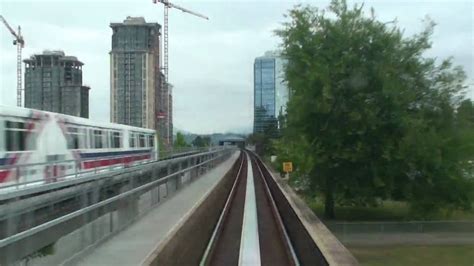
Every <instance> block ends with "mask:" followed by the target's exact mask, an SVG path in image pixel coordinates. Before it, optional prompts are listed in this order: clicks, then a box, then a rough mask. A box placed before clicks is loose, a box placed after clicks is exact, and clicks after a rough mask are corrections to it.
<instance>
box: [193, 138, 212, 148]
mask: <svg viewBox="0 0 474 266" xmlns="http://www.w3.org/2000/svg"><path fill="white" fill-rule="evenodd" d="M192 144H193V146H194V147H209V146H210V145H211V137H209V136H202V137H201V136H197V137H195V138H194V140H193V142H192Z"/></svg>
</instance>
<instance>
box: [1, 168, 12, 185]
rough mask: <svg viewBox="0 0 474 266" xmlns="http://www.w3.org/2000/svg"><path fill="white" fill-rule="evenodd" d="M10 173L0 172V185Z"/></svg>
mask: <svg viewBox="0 0 474 266" xmlns="http://www.w3.org/2000/svg"><path fill="white" fill-rule="evenodd" d="M9 173H10V171H0V183H3V182H6V180H7V177H8V174H9Z"/></svg>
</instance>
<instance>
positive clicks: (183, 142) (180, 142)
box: [173, 132, 189, 148]
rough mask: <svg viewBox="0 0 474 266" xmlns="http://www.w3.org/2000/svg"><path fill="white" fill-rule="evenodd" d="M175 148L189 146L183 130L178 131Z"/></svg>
mask: <svg viewBox="0 0 474 266" xmlns="http://www.w3.org/2000/svg"><path fill="white" fill-rule="evenodd" d="M173 146H174V148H185V147H189V145H188V143H187V142H186V140H185V139H184V135H183V133H181V132H178V133H176V139H175V140H174V144H173Z"/></svg>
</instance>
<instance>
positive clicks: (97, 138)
mask: <svg viewBox="0 0 474 266" xmlns="http://www.w3.org/2000/svg"><path fill="white" fill-rule="evenodd" d="M103 133H104V132H103V131H102V130H98V129H95V130H93V136H92V137H93V141H94V147H93V148H95V149H102V148H103V147H104V146H103V140H102V135H103Z"/></svg>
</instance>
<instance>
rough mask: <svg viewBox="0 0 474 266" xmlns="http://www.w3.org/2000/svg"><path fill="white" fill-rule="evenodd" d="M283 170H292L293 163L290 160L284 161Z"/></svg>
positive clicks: (286, 171) (288, 171)
mask: <svg viewBox="0 0 474 266" xmlns="http://www.w3.org/2000/svg"><path fill="white" fill-rule="evenodd" d="M283 172H285V173H290V172H293V163H292V162H284V163H283Z"/></svg>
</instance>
